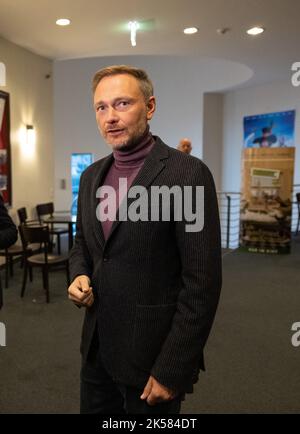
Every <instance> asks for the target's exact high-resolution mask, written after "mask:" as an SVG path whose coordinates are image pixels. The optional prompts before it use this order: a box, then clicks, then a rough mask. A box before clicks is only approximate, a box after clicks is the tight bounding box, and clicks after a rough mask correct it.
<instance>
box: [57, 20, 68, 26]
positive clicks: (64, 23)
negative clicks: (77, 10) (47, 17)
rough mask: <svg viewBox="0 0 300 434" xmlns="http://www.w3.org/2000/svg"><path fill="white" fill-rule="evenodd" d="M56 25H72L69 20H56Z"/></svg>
mask: <svg viewBox="0 0 300 434" xmlns="http://www.w3.org/2000/svg"><path fill="white" fill-rule="evenodd" d="M56 24H57V25H58V26H68V25H70V24H71V21H70V20H69V19H68V18H60V19H59V20H56Z"/></svg>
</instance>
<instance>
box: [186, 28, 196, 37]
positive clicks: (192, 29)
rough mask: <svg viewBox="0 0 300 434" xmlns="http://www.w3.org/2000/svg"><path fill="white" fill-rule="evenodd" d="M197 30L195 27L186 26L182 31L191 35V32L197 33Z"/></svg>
mask: <svg viewBox="0 0 300 434" xmlns="http://www.w3.org/2000/svg"><path fill="white" fill-rule="evenodd" d="M197 32H198V29H197V27H187V28H186V29H184V31H183V33H185V34H186V35H192V34H193V33H197Z"/></svg>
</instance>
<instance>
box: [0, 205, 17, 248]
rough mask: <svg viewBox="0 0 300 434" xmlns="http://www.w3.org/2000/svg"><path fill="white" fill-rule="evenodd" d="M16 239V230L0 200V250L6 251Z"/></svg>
mask: <svg viewBox="0 0 300 434" xmlns="http://www.w3.org/2000/svg"><path fill="white" fill-rule="evenodd" d="M17 239H18V231H17V228H16V226H15V224H14V222H13V221H12V219H11V217H10V216H9V214H8V212H7V209H6V208H5V206H4V204H3V201H2V199H0V249H6V248H8V247H10V246H11V245H13V244H14V243H15V242H16V241H17Z"/></svg>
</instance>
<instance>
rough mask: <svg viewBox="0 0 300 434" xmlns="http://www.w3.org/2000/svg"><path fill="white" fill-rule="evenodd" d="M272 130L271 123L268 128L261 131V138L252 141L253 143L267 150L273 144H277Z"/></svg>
mask: <svg viewBox="0 0 300 434" xmlns="http://www.w3.org/2000/svg"><path fill="white" fill-rule="evenodd" d="M272 128H273V123H271V125H270V127H264V128H263V129H262V135H261V137H258V138H257V139H255V140H253V143H254V144H258V145H259V147H260V148H269V147H271V146H272V145H274V143H276V142H277V136H275V134H272Z"/></svg>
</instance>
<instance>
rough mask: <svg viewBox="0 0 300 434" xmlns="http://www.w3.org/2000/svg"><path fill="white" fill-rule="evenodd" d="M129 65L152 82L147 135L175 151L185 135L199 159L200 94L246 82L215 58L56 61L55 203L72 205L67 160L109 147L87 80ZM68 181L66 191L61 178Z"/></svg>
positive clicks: (242, 72) (240, 71) (238, 69)
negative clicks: (154, 108)
mask: <svg viewBox="0 0 300 434" xmlns="http://www.w3.org/2000/svg"><path fill="white" fill-rule="evenodd" d="M112 64H130V65H133V66H137V67H141V68H144V69H145V70H146V71H147V72H148V73H149V76H150V78H151V79H152V81H153V84H154V90H155V92H154V93H155V95H156V96H157V111H156V113H155V115H154V118H153V120H152V121H151V131H152V132H153V134H156V135H159V136H160V137H161V138H162V139H163V140H164V141H165V142H166V143H167V144H168V145H170V146H174V147H176V145H177V144H178V142H179V140H180V138H182V137H189V138H190V139H191V140H192V143H193V155H195V156H197V157H199V158H201V157H202V137H203V131H202V125H203V123H202V119H203V93H204V92H206V91H211V90H219V89H220V88H221V89H224V88H229V87H230V86H232V85H234V84H236V83H240V82H241V81H244V80H246V79H248V78H249V77H250V76H251V75H252V72H251V71H250V70H249V68H247V67H245V66H243V65H239V64H236V63H233V62H228V61H222V60H216V59H195V58H194V59H193V58H188V57H168V56H132V57H130V56H127V57H106V58H89V59H75V60H63V61H57V62H55V63H54V125H55V128H54V134H55V205H56V208H57V209H61V210H62V209H64V210H65V209H69V208H70V206H71V173H70V157H71V154H72V153H75V152H92V153H93V154H94V156H95V160H97V159H99V158H101V157H103V156H105V155H108V154H109V153H110V149H109V148H108V147H107V145H106V144H105V143H104V141H103V140H102V138H101V137H100V135H99V132H98V129H97V126H96V121H95V115H94V112H93V109H92V94H91V80H92V77H93V75H94V73H95V72H96V71H97V70H98V69H100V68H102V67H104V66H107V65H112ZM62 179H66V181H67V182H66V189H64V190H63V189H61V188H60V185H61V182H60V181H61V180H62Z"/></svg>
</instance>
